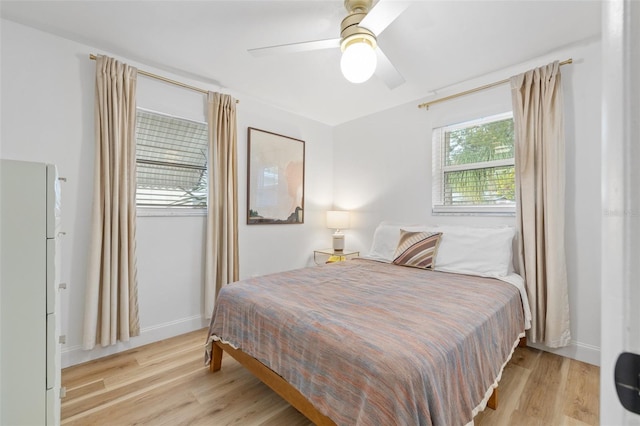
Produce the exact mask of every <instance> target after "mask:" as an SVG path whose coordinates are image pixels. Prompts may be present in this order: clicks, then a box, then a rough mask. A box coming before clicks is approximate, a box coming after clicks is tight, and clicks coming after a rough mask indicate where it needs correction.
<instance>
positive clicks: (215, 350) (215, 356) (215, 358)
mask: <svg viewBox="0 0 640 426" xmlns="http://www.w3.org/2000/svg"><path fill="white" fill-rule="evenodd" d="M221 367H222V348H221V347H220V346H218V343H217V342H213V344H212V345H211V364H210V365H209V371H211V372H212V373H215V372H216V371H219V370H220V368H221Z"/></svg>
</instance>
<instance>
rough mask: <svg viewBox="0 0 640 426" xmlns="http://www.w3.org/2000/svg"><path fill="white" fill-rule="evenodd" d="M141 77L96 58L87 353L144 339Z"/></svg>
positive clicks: (108, 59) (106, 59)
mask: <svg viewBox="0 0 640 426" xmlns="http://www.w3.org/2000/svg"><path fill="white" fill-rule="evenodd" d="M136 77H137V70H136V69H135V68H133V67H130V66H128V65H126V64H123V63H121V62H118V61H116V60H115V59H112V58H109V57H106V56H98V57H97V59H96V96H95V139H96V154H95V170H94V186H93V213H92V228H91V245H90V247H89V267H88V277H87V288H86V306H85V321H84V336H83V347H84V349H93V348H94V347H95V345H96V343H100V344H101V345H102V346H109V345H113V344H115V343H116V341H118V340H121V341H128V340H129V338H130V337H132V336H137V335H139V334H140V323H139V320H138V291H137V280H136V256H135V248H136V245H135V234H136V233H135V231H136V200H135V195H136V175H135V174H136V146H135V133H134V132H135V117H136Z"/></svg>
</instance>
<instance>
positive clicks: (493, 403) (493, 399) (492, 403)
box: [487, 388, 498, 410]
mask: <svg viewBox="0 0 640 426" xmlns="http://www.w3.org/2000/svg"><path fill="white" fill-rule="evenodd" d="M487 407H489V408H491V409H492V410H495V409H497V408H498V388H495V389H494V390H493V393H492V394H491V396H490V397H489V401H487Z"/></svg>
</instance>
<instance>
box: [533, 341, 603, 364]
mask: <svg viewBox="0 0 640 426" xmlns="http://www.w3.org/2000/svg"><path fill="white" fill-rule="evenodd" d="M527 346H531V347H532V348H536V349H540V350H542V351H546V352H551V353H553V354H556V355H561V356H564V357H567V358H571V359H576V360H578V361H582V362H586V363H587V364H592V365H597V366H600V347H598V346H593V345H588V344H585V343H580V342H577V341H575V340H572V341H571V342H569V346H565V347H564V348H555V349H554V348H549V347H547V346H545V345H542V344H540V343H530V342H527Z"/></svg>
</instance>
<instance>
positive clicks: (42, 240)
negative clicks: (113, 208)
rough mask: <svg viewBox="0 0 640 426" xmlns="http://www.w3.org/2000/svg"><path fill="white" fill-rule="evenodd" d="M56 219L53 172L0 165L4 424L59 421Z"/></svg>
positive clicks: (0, 395) (0, 401)
mask: <svg viewBox="0 0 640 426" xmlns="http://www.w3.org/2000/svg"><path fill="white" fill-rule="evenodd" d="M59 218H60V191H59V181H58V177H57V174H56V168H55V166H53V165H50V164H43V163H33V162H24V161H14V160H0V425H16V426H17V425H57V424H59V423H60V386H61V380H60V372H61V370H60V326H59V313H58V311H59V295H58V290H59V289H58V287H59V273H56V271H57V270H58V271H59V268H56V263H58V261H59V259H58V256H57V255H56V253H57V252H58V253H59V250H57V247H56V246H57V244H58V241H59V238H58V235H59V233H60V230H59V223H60V220H59Z"/></svg>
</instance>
